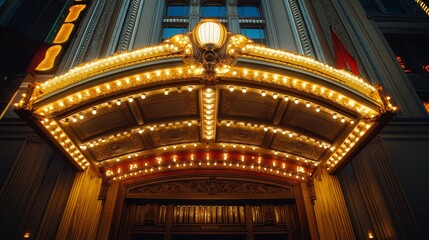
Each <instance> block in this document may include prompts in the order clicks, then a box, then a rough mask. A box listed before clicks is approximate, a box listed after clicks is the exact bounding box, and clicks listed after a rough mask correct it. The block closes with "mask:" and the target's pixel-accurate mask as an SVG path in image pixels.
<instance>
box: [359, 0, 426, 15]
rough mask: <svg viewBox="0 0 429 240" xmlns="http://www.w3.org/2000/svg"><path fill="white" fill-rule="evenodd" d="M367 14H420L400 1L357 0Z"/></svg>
mask: <svg viewBox="0 0 429 240" xmlns="http://www.w3.org/2000/svg"><path fill="white" fill-rule="evenodd" d="M359 1H360V3H361V5H362V7H363V8H364V9H365V11H366V13H368V14H412V13H415V12H420V11H419V10H418V9H417V5H416V8H413V7H412V6H411V5H410V4H404V3H403V1H402V0H359Z"/></svg>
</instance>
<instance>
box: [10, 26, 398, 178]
mask: <svg viewBox="0 0 429 240" xmlns="http://www.w3.org/2000/svg"><path fill="white" fill-rule="evenodd" d="M177 59H181V61H178V60H177ZM246 61H247V62H252V64H251V65H245V64H244V65H243V64H237V63H240V62H246ZM169 62H172V63H174V64H171V67H168V66H170V65H168V64H166V63H169ZM166 66H167V67H166ZM248 66H251V67H248ZM266 66H270V67H271V68H270V69H273V70H266V69H267V67H266ZM137 70H139V71H137ZM293 73H299V74H293ZM106 76H111V77H106ZM223 80H227V81H229V82H238V83H239V82H243V81H244V82H246V84H253V85H252V86H266V87H267V89H278V90H279V91H280V92H281V91H288V92H292V93H296V95H297V96H304V97H307V100H306V101H304V103H305V106H306V107H307V108H308V107H309V106H310V105H311V104H313V105H312V106H314V105H318V104H314V103H312V102H311V101H312V100H311V99H321V101H323V102H324V103H326V106H318V107H317V108H316V111H317V112H319V111H320V107H322V108H326V109H329V107H330V106H335V107H336V108H337V109H344V111H345V112H348V113H350V114H348V115H346V114H343V115H339V114H337V113H336V112H334V113H332V117H333V118H334V119H337V118H338V120H341V122H345V121H347V122H349V123H350V124H352V125H354V129H353V131H352V134H350V135H349V136H348V137H346V138H345V139H344V142H341V143H336V145H335V146H333V145H332V144H330V143H324V142H323V143H318V140H312V139H311V138H307V139H310V140H311V142H314V144H315V145H322V146H325V148H330V149H331V150H332V154H331V155H330V156H329V157H328V158H326V166H327V167H328V169H332V168H333V167H335V165H336V164H337V163H338V162H340V161H341V160H342V159H343V158H344V157H345V156H346V155H347V153H348V152H349V151H350V150H351V149H353V147H354V146H355V145H357V143H358V142H359V141H360V139H362V138H363V136H364V135H366V134H367V132H372V129H376V127H377V126H378V124H377V121H378V119H380V118H381V117H382V116H383V115H384V114H386V113H389V114H392V113H394V112H395V110H396V107H394V106H392V104H391V103H390V102H389V99H390V98H388V97H385V96H384V95H383V94H382V93H381V88H379V87H374V86H372V85H371V84H369V83H367V82H365V81H364V80H363V79H361V78H360V77H358V76H355V75H353V74H351V73H349V72H347V71H344V70H338V69H335V68H333V67H331V66H329V65H326V64H324V63H321V62H318V61H317V60H314V59H311V58H309V57H305V56H301V55H298V54H294V53H290V52H287V51H284V50H277V49H271V48H268V47H266V46H263V45H260V44H256V43H254V42H253V41H252V40H250V39H247V38H246V37H245V36H243V35H239V34H235V35H234V34H232V33H229V32H227V30H226V28H225V27H224V26H223V25H222V24H221V23H220V22H219V21H217V20H212V19H205V20H203V21H201V22H200V23H199V24H198V25H197V26H196V27H195V29H194V30H193V31H192V32H189V33H187V34H185V35H176V36H173V37H172V38H170V39H168V40H165V41H164V42H163V43H162V44H160V45H156V46H149V47H145V48H141V49H137V50H133V51H130V52H122V53H117V54H115V55H113V56H108V57H106V58H103V59H97V60H94V61H91V62H88V63H85V64H82V65H80V66H78V67H75V68H73V69H71V70H69V71H68V72H67V73H65V74H62V75H59V76H55V77H53V78H51V79H49V80H47V81H45V82H43V83H39V82H34V83H31V84H30V86H29V89H28V92H27V94H25V95H23V98H22V99H21V101H20V102H19V103H18V104H17V108H16V111H17V112H18V113H19V114H20V115H21V116H23V117H24V118H26V119H28V120H29V121H31V122H33V123H34V124H33V125H34V126H35V128H37V129H38V130H39V132H40V131H41V132H43V134H45V135H46V136H47V138H49V139H50V140H51V141H53V142H54V143H55V144H56V146H57V147H58V148H59V149H60V151H62V152H63V153H64V154H65V155H66V156H67V157H68V158H69V159H70V160H71V161H72V162H73V163H74V164H75V165H76V166H77V167H78V168H81V169H84V168H86V167H88V166H89V165H93V166H94V167H95V168H96V166H95V164H94V163H93V162H92V161H91V160H89V159H88V157H87V155H86V154H85V153H84V150H85V148H86V147H87V145H90V144H87V145H85V144H81V143H79V144H76V141H75V140H74V139H73V137H71V136H70V134H69V133H68V132H67V131H65V130H64V128H63V127H62V125H63V124H65V123H67V121H73V122H75V121H78V120H79V117H82V118H83V115H82V114H83V113H86V112H89V113H91V112H92V114H95V113H96V112H97V109H99V108H98V107H99V106H101V105H103V106H104V105H108V106H109V107H110V105H109V104H111V103H112V102H116V103H117V104H118V105H120V103H121V101H130V102H132V101H133V99H134V98H137V97H141V98H142V99H144V98H145V97H146V95H145V94H140V93H136V92H139V91H140V92H141V90H142V89H147V88H149V87H151V88H154V86H155V87H156V86H159V89H158V90H156V91H159V92H160V91H164V94H165V95H168V90H167V89H164V86H168V85H169V84H170V85H171V86H177V85H176V84H177V83H181V84H184V83H186V82H189V81H193V82H194V83H197V82H199V86H198V85H197V84H195V85H194V89H195V90H201V103H202V104H201V105H202V106H201V112H202V114H201V119H200V120H199V121H193V122H191V121H190V122H189V123H190V124H198V125H199V126H201V129H202V130H201V132H202V140H203V141H205V142H213V141H214V140H215V139H216V137H215V135H216V127H217V125H218V124H226V125H227V124H229V122H225V123H224V122H222V121H219V122H217V121H216V114H215V111H214V109H216V107H217V106H216V99H217V96H216V88H220V87H224V88H229V90H233V88H234V86H229V87H227V86H224V83H223ZM190 90H192V86H191V87H190ZM245 90H246V88H243V89H242V91H243V93H245ZM258 91H259V92H261V94H262V96H265V95H266V91H265V90H262V91H261V90H260V88H255V89H254V92H258ZM118 96H119V98H118ZM273 98H277V93H273ZM284 98H285V101H286V100H287V99H286V98H287V96H286V95H285V96H284ZM291 100H292V99H291ZM294 101H295V103H296V101H299V99H298V98H294ZM76 109H77V110H76ZM76 111H79V112H80V113H78V112H76ZM329 111H330V112H332V111H331V110H329ZM144 128H148V129H150V128H152V127H151V126H143V128H136V129H131V130H130V131H131V132H132V131H136V132H140V131H143V130H144ZM263 128H264V131H267V130H270V131H274V133H275V132H277V131H282V132H286V131H285V130H287V129H285V130H282V129H280V130H279V128H278V127H270V126H269V127H263ZM289 134H290V135H293V133H291V132H290V133H289Z"/></svg>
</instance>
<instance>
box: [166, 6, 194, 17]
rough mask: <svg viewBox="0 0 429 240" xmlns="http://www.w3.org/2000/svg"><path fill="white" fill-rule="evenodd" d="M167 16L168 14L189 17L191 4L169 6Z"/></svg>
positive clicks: (169, 15)
mask: <svg viewBox="0 0 429 240" xmlns="http://www.w3.org/2000/svg"><path fill="white" fill-rule="evenodd" d="M166 16H168V17H187V16H189V6H183V5H172V6H168V7H167V13H166Z"/></svg>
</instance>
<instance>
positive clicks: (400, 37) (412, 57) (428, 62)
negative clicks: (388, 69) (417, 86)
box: [384, 34, 429, 74]
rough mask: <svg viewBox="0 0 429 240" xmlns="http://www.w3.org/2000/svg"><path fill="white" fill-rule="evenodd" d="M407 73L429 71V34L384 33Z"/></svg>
mask: <svg viewBox="0 0 429 240" xmlns="http://www.w3.org/2000/svg"><path fill="white" fill-rule="evenodd" d="M384 36H385V37H386V40H387V42H388V43H389V45H390V47H391V48H392V50H393V52H394V53H395V55H396V59H397V60H398V62H399V64H400V65H401V68H402V69H403V70H404V72H406V73H426V74H427V73H429V54H428V53H429V35H427V34H384Z"/></svg>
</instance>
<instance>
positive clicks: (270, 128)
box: [220, 120, 331, 149]
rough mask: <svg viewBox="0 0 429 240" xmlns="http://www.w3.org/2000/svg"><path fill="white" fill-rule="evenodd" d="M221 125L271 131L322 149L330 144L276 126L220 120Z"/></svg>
mask: <svg viewBox="0 0 429 240" xmlns="http://www.w3.org/2000/svg"><path fill="white" fill-rule="evenodd" d="M220 123H221V124H223V125H225V126H226V127H230V126H231V125H236V126H241V127H247V128H252V129H255V128H259V129H262V130H264V131H265V132H267V131H271V132H273V133H281V134H282V135H287V136H288V137H289V138H292V137H294V138H295V139H297V140H299V141H306V142H308V143H312V144H313V145H316V146H319V147H323V148H325V149H326V148H330V147H331V144H329V143H326V142H323V141H321V140H317V139H314V138H311V137H308V136H304V135H303V134H298V133H296V132H293V131H291V130H288V129H283V128H281V127H278V126H267V125H263V124H261V125H257V124H252V123H244V122H234V121H228V120H222V121H221V122H220Z"/></svg>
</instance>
